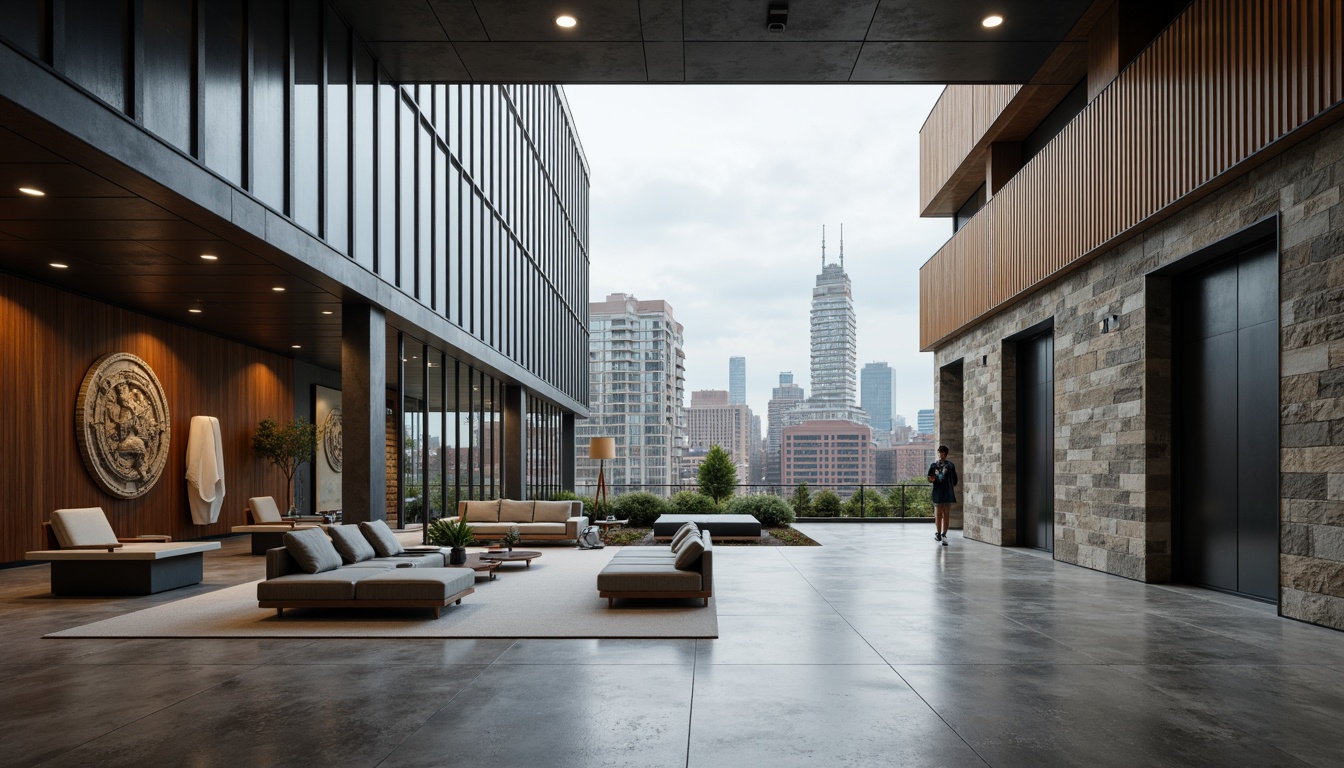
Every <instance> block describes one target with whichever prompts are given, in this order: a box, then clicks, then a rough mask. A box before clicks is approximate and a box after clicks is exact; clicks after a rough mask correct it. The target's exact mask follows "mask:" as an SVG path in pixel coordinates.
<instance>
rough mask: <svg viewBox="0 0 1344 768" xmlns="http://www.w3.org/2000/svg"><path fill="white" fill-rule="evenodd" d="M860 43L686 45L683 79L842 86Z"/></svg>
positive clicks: (852, 64) (711, 43)
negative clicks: (684, 76) (684, 74)
mask: <svg viewBox="0 0 1344 768" xmlns="http://www.w3.org/2000/svg"><path fill="white" fill-rule="evenodd" d="M861 45H862V44H861V43H784V42H778V43H713V42H705V43H694V42H688V43H686V79H687V80H693V81H698V82H718V83H792V82H801V83H843V82H846V81H847V80H849V76H850V72H851V70H853V68H854V64H855V61H856V60H857V58H858V55H859V48H860V47H861Z"/></svg>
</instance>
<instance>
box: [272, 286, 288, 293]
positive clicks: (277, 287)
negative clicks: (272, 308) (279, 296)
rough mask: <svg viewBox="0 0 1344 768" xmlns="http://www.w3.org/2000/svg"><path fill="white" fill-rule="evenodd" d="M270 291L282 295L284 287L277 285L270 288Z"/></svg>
mask: <svg viewBox="0 0 1344 768" xmlns="http://www.w3.org/2000/svg"><path fill="white" fill-rule="evenodd" d="M271 290H272V291H275V292H276V293H284V292H285V287H284V286H283V285H277V286H275V287H274V288H272V289H271Z"/></svg>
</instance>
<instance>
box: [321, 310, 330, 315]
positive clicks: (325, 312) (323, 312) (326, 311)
mask: <svg viewBox="0 0 1344 768" xmlns="http://www.w3.org/2000/svg"><path fill="white" fill-rule="evenodd" d="M322 314H324V315H330V314H331V310H330V309H324V310H322Z"/></svg>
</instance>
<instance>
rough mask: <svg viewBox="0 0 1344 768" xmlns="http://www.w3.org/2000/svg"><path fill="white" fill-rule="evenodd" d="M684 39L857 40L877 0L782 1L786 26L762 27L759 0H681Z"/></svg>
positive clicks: (764, 6) (762, 6) (763, 5)
mask: <svg viewBox="0 0 1344 768" xmlns="http://www.w3.org/2000/svg"><path fill="white" fill-rule="evenodd" d="M682 5H683V7H684V8H685V14H686V24H685V27H686V33H685V34H686V40H688V41H689V40H694V41H697V42H700V41H705V40H717V41H732V42H745V41H770V42H805V41H830V42H836V41H851V42H854V41H861V40H863V39H864V37H865V36H866V35H867V33H868V25H869V23H870V22H871V21H872V20H873V12H874V11H875V10H876V9H877V0H828V2H824V3H817V2H810V3H799V2H794V3H786V5H788V7H789V20H788V28H787V29H786V30H785V31H784V32H771V31H770V30H768V29H767V28H766V23H765V22H766V18H765V16H766V9H767V8H768V7H769V5H770V4H769V3H766V2H762V1H761V0H684V2H683V3H682Z"/></svg>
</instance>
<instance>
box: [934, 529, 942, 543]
mask: <svg viewBox="0 0 1344 768" xmlns="http://www.w3.org/2000/svg"><path fill="white" fill-rule="evenodd" d="M933 540H934V541H942V540H943V534H941V533H939V532H937V531H934V532H933Z"/></svg>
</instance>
